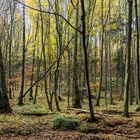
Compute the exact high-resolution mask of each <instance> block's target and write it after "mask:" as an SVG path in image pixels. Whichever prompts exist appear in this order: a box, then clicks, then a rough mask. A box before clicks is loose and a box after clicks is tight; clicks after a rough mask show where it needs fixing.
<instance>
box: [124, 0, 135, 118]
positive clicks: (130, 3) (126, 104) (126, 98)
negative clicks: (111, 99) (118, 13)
mask: <svg viewBox="0 0 140 140" xmlns="http://www.w3.org/2000/svg"><path fill="white" fill-rule="evenodd" d="M132 7H133V0H128V27H127V29H128V31H127V57H126V71H125V73H126V75H125V89H124V116H125V117H128V116H129V91H130V90H129V85H130V68H131V65H130V58H131V39H132V36H131V35H132V28H131V25H132Z"/></svg>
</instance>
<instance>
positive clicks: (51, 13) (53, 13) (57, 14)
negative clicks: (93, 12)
mask: <svg viewBox="0 0 140 140" xmlns="http://www.w3.org/2000/svg"><path fill="white" fill-rule="evenodd" d="M14 1H16V2H17V3H19V4H21V5H23V6H25V7H27V8H29V9H32V10H34V11H38V12H42V13H45V14H50V15H56V16H59V17H61V18H62V19H63V20H64V21H65V22H66V23H67V24H68V25H70V26H71V27H72V28H73V29H74V30H76V31H78V32H80V33H82V31H80V30H79V29H77V28H75V27H74V26H73V25H72V24H71V23H70V22H69V21H68V20H67V19H66V18H65V17H64V16H62V15H61V14H59V13H56V12H49V11H44V10H40V9H36V8H34V7H31V6H29V5H26V4H24V3H22V2H20V1H18V0H14Z"/></svg>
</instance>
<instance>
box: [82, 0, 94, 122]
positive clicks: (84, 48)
mask: <svg viewBox="0 0 140 140" xmlns="http://www.w3.org/2000/svg"><path fill="white" fill-rule="evenodd" d="M81 10H82V16H81V20H82V39H83V50H84V61H85V73H86V82H87V91H88V100H89V109H90V119H91V121H92V122H93V121H95V120H96V119H95V116H94V111H93V105H92V99H91V90H90V84H89V70H88V58H87V46H86V22H85V4H84V0H81Z"/></svg>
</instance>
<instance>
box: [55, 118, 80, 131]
mask: <svg viewBox="0 0 140 140" xmlns="http://www.w3.org/2000/svg"><path fill="white" fill-rule="evenodd" d="M77 126H78V123H77V122H76V121H74V120H73V119H72V118H68V117H66V116H57V117H55V118H54V119H53V121H52V127H53V129H60V130H66V131H67V130H75V129H76V128H77Z"/></svg>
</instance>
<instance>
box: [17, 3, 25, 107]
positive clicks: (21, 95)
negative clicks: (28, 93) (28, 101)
mask: <svg viewBox="0 0 140 140" xmlns="http://www.w3.org/2000/svg"><path fill="white" fill-rule="evenodd" d="M25 52H26V35H25V6H23V46H22V81H21V90H20V96H19V100H18V105H23V92H24V80H25Z"/></svg>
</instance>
